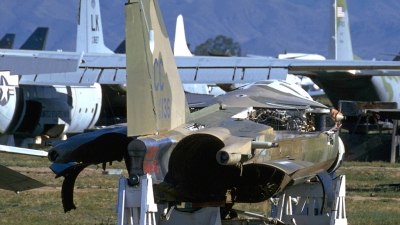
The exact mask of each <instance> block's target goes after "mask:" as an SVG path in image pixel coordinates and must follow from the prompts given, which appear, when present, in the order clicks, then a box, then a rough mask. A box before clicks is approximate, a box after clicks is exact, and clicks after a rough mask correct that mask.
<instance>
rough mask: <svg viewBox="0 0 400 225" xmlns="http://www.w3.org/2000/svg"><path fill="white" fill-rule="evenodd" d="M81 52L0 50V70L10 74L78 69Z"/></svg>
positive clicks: (60, 71)
mask: <svg viewBox="0 0 400 225" xmlns="http://www.w3.org/2000/svg"><path fill="white" fill-rule="evenodd" d="M80 58H81V54H80V53H77V52H49V51H29V50H6V49H2V50H0V70H8V71H10V74H17V75H19V74H31V73H36V74H39V73H62V72H73V71H76V70H77V69H78V64H79V61H80Z"/></svg>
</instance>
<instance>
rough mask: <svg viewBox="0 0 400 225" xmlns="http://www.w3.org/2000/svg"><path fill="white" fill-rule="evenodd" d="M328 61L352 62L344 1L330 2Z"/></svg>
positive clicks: (333, 0) (347, 14)
mask: <svg viewBox="0 0 400 225" xmlns="http://www.w3.org/2000/svg"><path fill="white" fill-rule="evenodd" d="M331 7H332V8H331V14H330V39H329V56H328V58H329V59H336V60H354V58H355V57H354V56H353V47H352V44H351V36H350V24H349V13H348V10H347V3H346V0H331Z"/></svg>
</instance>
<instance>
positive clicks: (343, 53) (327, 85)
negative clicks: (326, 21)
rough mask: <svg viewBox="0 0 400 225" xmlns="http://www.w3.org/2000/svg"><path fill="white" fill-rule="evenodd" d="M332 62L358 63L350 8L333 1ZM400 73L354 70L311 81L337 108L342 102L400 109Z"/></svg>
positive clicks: (314, 77)
mask: <svg viewBox="0 0 400 225" xmlns="http://www.w3.org/2000/svg"><path fill="white" fill-rule="evenodd" d="M331 4H332V7H331V13H330V15H331V20H330V21H331V26H330V31H331V38H330V45H329V49H330V54H329V56H330V58H331V59H337V60H354V59H356V57H355V56H354V54H353V49H352V42H351V37H350V24H349V13H348V7H347V4H346V1H345V0H342V1H337V2H336V1H335V0H331ZM386 75H387V76H386ZM397 75H400V71H393V70H375V71H365V70H353V71H347V72H343V71H340V72H327V73H326V74H325V75H324V76H313V75H311V76H310V77H311V78H312V80H313V81H314V82H315V83H316V84H318V86H319V87H321V88H322V89H323V90H324V92H325V94H326V95H327V96H328V98H329V99H330V101H331V102H332V104H333V105H334V106H335V107H338V101H339V100H351V101H384V102H397V103H398V107H400V90H399V88H397V87H398V86H399V82H400V79H399V78H400V77H399V76H397Z"/></svg>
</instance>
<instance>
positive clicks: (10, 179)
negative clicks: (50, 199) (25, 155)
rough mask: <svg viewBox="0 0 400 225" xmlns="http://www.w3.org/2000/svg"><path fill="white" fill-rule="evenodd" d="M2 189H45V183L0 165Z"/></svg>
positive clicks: (16, 190)
mask: <svg viewBox="0 0 400 225" xmlns="http://www.w3.org/2000/svg"><path fill="white" fill-rule="evenodd" d="M0 174H1V176H0V188H1V189H5V190H10V191H15V192H19V191H25V190H30V189H34V188H39V187H44V186H46V185H44V184H43V183H41V182H39V181H37V180H34V179H32V178H30V177H27V176H25V175H23V174H20V173H18V172H16V171H14V170H11V169H9V168H7V167H5V166H2V165H0Z"/></svg>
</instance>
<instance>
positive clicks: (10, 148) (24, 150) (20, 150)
mask: <svg viewBox="0 0 400 225" xmlns="http://www.w3.org/2000/svg"><path fill="white" fill-rule="evenodd" d="M0 153H13V154H22V155H31V156H41V157H47V152H46V151H42V150H33V149H27V148H18V147H13V146H8V145H0Z"/></svg>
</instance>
